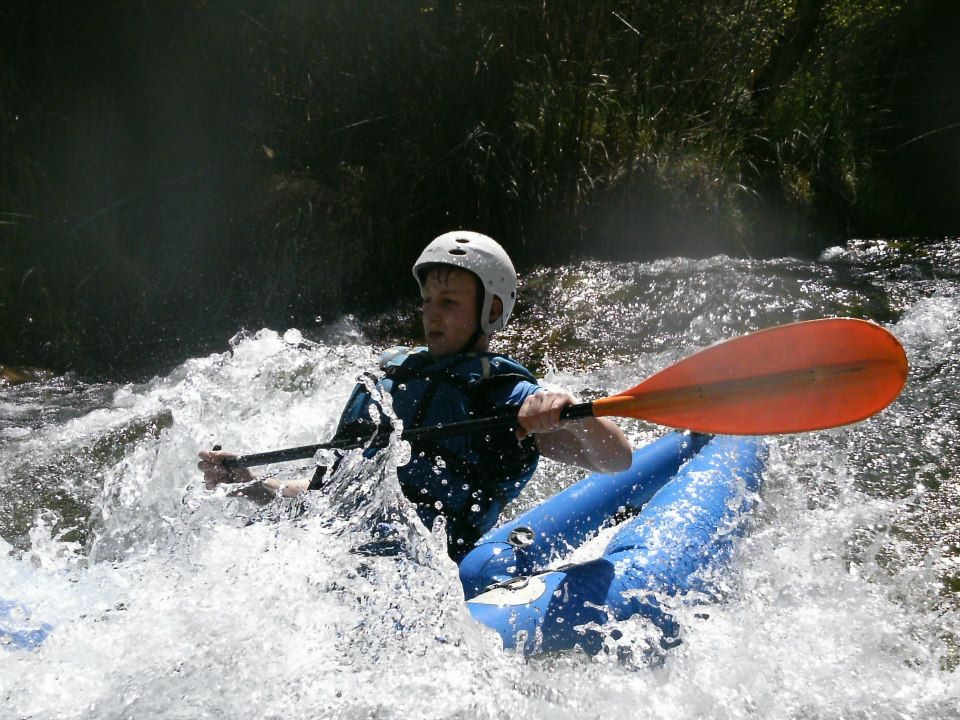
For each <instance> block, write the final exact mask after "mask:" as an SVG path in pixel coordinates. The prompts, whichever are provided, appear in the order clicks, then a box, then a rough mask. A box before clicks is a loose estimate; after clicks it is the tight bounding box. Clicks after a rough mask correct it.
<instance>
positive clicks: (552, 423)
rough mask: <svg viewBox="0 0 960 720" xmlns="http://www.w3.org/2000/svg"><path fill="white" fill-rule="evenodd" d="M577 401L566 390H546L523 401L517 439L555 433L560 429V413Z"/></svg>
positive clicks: (519, 415) (518, 416)
mask: <svg viewBox="0 0 960 720" xmlns="http://www.w3.org/2000/svg"><path fill="white" fill-rule="evenodd" d="M576 402H577V400H576V398H575V397H573V395H571V394H570V393H568V392H566V391H564V390H544V391H543V392H538V393H534V394H533V395H530V396H529V397H527V399H526V400H524V401H523V405H521V406H520V413H519V414H518V415H517V420H518V421H519V422H520V427H519V428H517V439H518V440H523V439H524V438H525V437H527V435H532V434H539V435H543V434H546V433H550V432H553V431H554V430H557V429H559V427H560V412H561V411H562V410H563V409H564V408H565V407H567V405H573V404H574V403H576Z"/></svg>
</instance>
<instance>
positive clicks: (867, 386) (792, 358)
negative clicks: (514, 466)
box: [224, 318, 908, 468]
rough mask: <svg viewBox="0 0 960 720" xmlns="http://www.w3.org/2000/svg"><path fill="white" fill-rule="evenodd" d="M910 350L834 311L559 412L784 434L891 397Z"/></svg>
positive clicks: (444, 432)
mask: <svg viewBox="0 0 960 720" xmlns="http://www.w3.org/2000/svg"><path fill="white" fill-rule="evenodd" d="M907 370H908V366H907V356H906V354H905V353H904V350H903V347H902V346H901V345H900V343H899V342H898V341H897V339H896V338H895V337H894V336H893V335H892V334H891V333H889V332H888V331H887V330H884V329H883V328H882V327H880V326H879V325H875V324H874V323H871V322H867V321H865V320H854V319H851V318H827V319H824V320H809V321H806V322H798V323H792V324H790V325H781V326H779V327H773V328H769V329H767V330H760V331H758V332H754V333H750V334H748V335H743V336H741V337H737V338H733V339H731V340H726V341H725V342H721V343H718V344H716V345H712V346H711V347H708V348H706V349H704V350H701V351H700V352H697V353H694V354H693V355H691V356H689V357H687V358H684V359H683V360H680V361H679V362H677V363H674V364H673V365H670V366H669V367H667V368H665V369H663V370H661V371H660V372H658V373H656V374H654V375H652V376H650V377H649V378H647V379H646V380H644V381H643V382H641V383H640V384H639V385H635V386H634V387H632V388H630V389H629V390H625V391H624V392H622V393H619V394H617V395H613V396H610V397H605V398H600V399H597V400H594V401H592V402H586V403H579V404H576V405H570V406H568V407H566V408H564V410H563V412H562V413H561V415H560V417H561V418H564V419H574V418H583V417H591V416H592V417H603V416H617V417H630V418H637V419H640V420H646V421H648V422H651V423H656V424H658V425H668V426H670V427H674V428H680V429H684V430H692V431H694V432H703V433H713V434H722V435H777V434H782V433H796V432H806V431H809V430H823V429H826V428H832V427H838V426H840V425H848V424H850V423H855V422H858V421H860V420H864V419H866V418H868V417H870V416H871V415H874V414H875V413H878V412H879V411H880V410H882V409H883V408H885V407H886V406H887V405H889V404H890V403H891V402H893V400H894V399H895V398H896V397H897V395H899V394H900V391H901V390H902V389H903V386H904V384H905V383H906V380H907ZM518 412H519V407H510V408H505V409H504V410H503V411H501V412H499V413H496V414H494V415H491V416H489V417H484V418H477V419H475V420H464V421H462V422H457V423H447V424H445V425H436V426H426V427H419V428H411V429H409V430H404V431H403V433H402V434H401V438H402V439H403V440H407V441H415V440H419V439H422V438H437V437H445V436H449V435H457V434H461V433H468V432H477V431H480V430H487V429H491V428H496V427H504V426H509V425H511V424H513V425H515V424H516V422H517V413H518ZM389 437H390V433H389V432H380V433H378V434H376V435H374V436H373V437H365V438H341V439H338V440H332V441H330V442H326V443H320V444H317V445H303V446H300V447H295V448H287V449H284V450H273V451H271V452H264V453H257V454H254V455H242V456H239V457H235V458H230V459H228V460H225V461H224V465H225V466H226V467H228V468H242V467H253V466H255V465H266V464H268V463H275V462H284V461H287V460H305V459H307V458H311V457H313V456H314V455H315V454H316V452H317V451H318V450H337V449H339V450H347V449H352V448H359V447H365V446H368V445H372V446H374V447H378V446H384V445H386V444H387V443H388V442H389Z"/></svg>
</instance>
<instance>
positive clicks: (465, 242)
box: [457, 238, 470, 245]
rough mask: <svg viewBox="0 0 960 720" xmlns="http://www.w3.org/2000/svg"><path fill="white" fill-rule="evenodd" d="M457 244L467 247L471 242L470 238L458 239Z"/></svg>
mask: <svg viewBox="0 0 960 720" xmlns="http://www.w3.org/2000/svg"><path fill="white" fill-rule="evenodd" d="M457 242H458V243H462V244H464V245H466V244H467V243H468V242H470V238H457Z"/></svg>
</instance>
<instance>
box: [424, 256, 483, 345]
mask: <svg viewBox="0 0 960 720" xmlns="http://www.w3.org/2000/svg"><path fill="white" fill-rule="evenodd" d="M421 295H422V297H423V333H424V336H425V338H426V341H427V349H428V350H429V351H430V355H432V356H433V357H443V356H444V355H452V354H453V353H456V352H459V351H460V350H461V349H463V346H464V345H465V344H466V342H467V341H468V340H469V339H470V336H471V335H473V331H474V330H476V328H477V301H478V298H477V281H476V278H475V277H474V276H473V274H472V273H469V272H467V271H466V270H460V269H459V268H448V267H439V268H433V269H431V270H430V271H429V272H428V273H427V276H426V279H425V280H424V283H423V291H422V293H421Z"/></svg>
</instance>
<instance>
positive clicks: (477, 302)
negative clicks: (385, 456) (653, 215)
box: [198, 231, 631, 560]
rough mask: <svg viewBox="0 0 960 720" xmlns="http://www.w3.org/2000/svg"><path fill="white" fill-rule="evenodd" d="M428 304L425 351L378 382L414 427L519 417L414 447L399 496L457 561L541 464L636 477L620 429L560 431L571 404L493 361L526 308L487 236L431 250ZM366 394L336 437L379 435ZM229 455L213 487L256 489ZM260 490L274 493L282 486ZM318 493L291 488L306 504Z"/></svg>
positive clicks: (219, 456)
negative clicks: (440, 527) (499, 342)
mask: <svg viewBox="0 0 960 720" xmlns="http://www.w3.org/2000/svg"><path fill="white" fill-rule="evenodd" d="M413 274H414V277H415V278H416V280H417V283H418V285H419V286H420V294H421V297H422V298H423V329H424V336H425V339H426V347H422V348H414V349H413V350H410V349H408V348H397V349H396V350H395V351H393V352H392V353H388V354H385V358H386V359H385V360H384V361H382V363H381V369H382V370H383V371H384V373H385V376H384V378H383V379H381V380H380V381H379V382H378V386H379V389H380V390H381V391H387V392H390V394H391V396H392V399H393V409H394V412H395V413H396V415H397V417H398V418H400V419H401V420H403V422H404V427H405V428H411V427H418V426H422V425H435V424H437V423H444V424H448V423H452V422H458V421H462V420H467V419H470V418H471V417H479V416H483V415H487V414H490V413H492V412H494V411H496V410H498V409H501V408H503V407H504V406H520V410H519V414H518V416H517V423H518V425H519V427H518V428H517V429H516V430H515V431H514V430H511V429H504V430H493V431H490V430H487V431H482V432H477V433H470V434H462V435H459V436H452V437H446V438H442V439H438V440H423V441H418V442H413V443H411V460H410V462H408V463H407V464H406V465H404V466H402V467H400V468H398V469H397V474H398V477H399V479H400V486H401V488H402V489H403V492H404V494H405V495H406V497H407V498H408V499H409V500H410V501H411V502H413V503H415V504H416V507H417V513H418V515H419V516H420V518H421V519H422V520H423V522H424V523H425V524H426V525H427V527H431V525H432V523H433V520H434V519H435V518H436V517H437V516H438V515H443V516H444V519H445V520H446V527H447V538H448V545H449V551H450V555H451V557H453V558H454V559H455V560H459V559H460V558H462V557H463V555H465V554H466V553H467V552H468V551H469V550H470V549H471V547H472V546H473V543H474V542H476V540H477V539H479V538H480V536H481V535H483V533H485V532H486V531H487V530H489V529H490V528H491V527H493V525H494V524H495V523H496V521H497V518H498V516H499V514H500V511H501V510H502V509H503V507H504V505H506V503H508V502H509V501H510V500H512V499H513V498H515V497H516V496H517V495H518V494H519V493H520V490H521V489H522V488H523V486H524V485H525V484H526V483H527V482H528V481H529V479H530V477H531V476H532V475H533V472H534V470H536V466H537V460H538V458H539V456H540V455H541V454H542V455H544V456H546V457H549V458H551V459H553V460H558V461H560V462H565V463H572V464H576V465H580V466H582V467H586V468H589V469H591V470H597V471H601V472H617V471H620V470H625V469H627V468H628V467H629V466H630V462H631V450H630V446H629V444H628V443H627V440H626V438H625V437H624V435H623V433H622V432H621V431H620V429H619V428H618V427H617V426H616V424H614V423H613V422H612V421H611V420H609V419H606V418H584V419H581V420H575V421H569V422H564V423H563V424H562V425H561V423H560V412H561V411H562V410H563V408H564V407H566V406H567V405H571V404H573V403H574V402H575V400H574V398H573V396H572V395H570V394H569V393H567V392H563V391H558V390H546V389H544V388H542V387H540V386H539V385H538V384H537V381H536V378H535V377H534V376H533V375H532V374H531V373H530V371H528V370H527V369H526V368H524V367H523V366H522V365H520V364H519V363H517V362H516V361H514V360H512V359H510V358H508V357H506V356H503V355H497V354H495V353H490V352H489V345H490V338H491V336H492V335H493V334H494V333H495V332H496V331H498V330H500V329H502V328H503V327H504V326H505V325H506V324H507V321H508V320H509V318H510V314H511V313H512V311H513V307H514V304H515V303H516V291H517V275H516V271H515V270H514V268H513V263H512V262H511V261H510V258H509V256H508V255H507V253H506V252H505V251H504V250H503V248H502V247H500V245H499V244H498V243H496V242H495V241H494V240H492V239H491V238H489V237H487V236H485V235H481V234H479V233H474V232H467V231H456V232H451V233H446V234H444V235H441V236H440V237H438V238H436V239H435V240H434V241H433V242H431V243H430V244H429V245H428V246H427V247H426V248H425V249H424V251H423V253H421V255H420V257H419V259H418V260H417V262H416V263H415V264H414V266H413ZM371 403H375V401H374V400H373V398H372V397H371V396H370V393H369V391H368V390H367V389H366V387H365V386H364V385H357V387H356V388H355V389H354V392H353V394H352V395H351V397H350V399H349V400H348V402H347V406H346V409H345V410H344V412H343V415H342V417H341V419H340V425H339V427H338V430H337V434H338V435H343V434H346V435H347V436H351V435H369V434H371V433H372V431H373V429H374V428H373V427H371V421H370V420H369V418H370V413H369V410H370V405H371ZM231 456H232V454H231V453H227V452H223V451H203V452H201V453H200V457H201V462H200V463H199V465H198V467H199V468H200V469H201V470H202V471H203V473H204V480H205V482H206V485H207V487H208V488H213V487H215V486H216V485H218V484H219V483H222V482H249V481H252V480H253V479H254V478H253V476H252V475H250V474H249V472H247V471H235V472H230V471H228V470H227V469H225V468H224V467H223V465H222V461H223V460H224V459H225V458H227V457H231ZM262 485H263V486H264V487H265V488H266V489H267V490H268V491H270V492H273V493H274V494H275V493H277V492H278V491H280V485H279V483H277V482H276V481H271V480H267V481H265V482H263V483H262ZM308 487H309V483H308V482H307V481H306V480H304V481H301V482H299V483H286V484H285V485H284V486H283V493H284V494H285V495H287V496H291V495H297V494H299V493H301V492H303V491H304V490H306V489H308Z"/></svg>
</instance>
